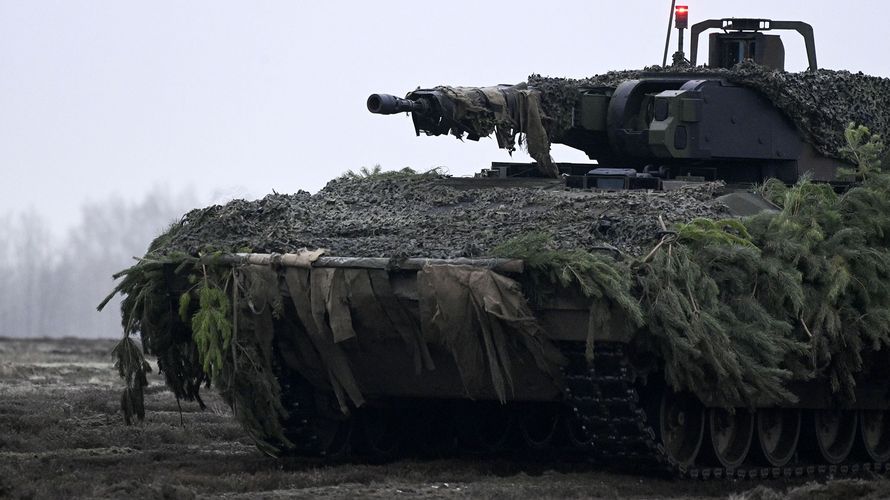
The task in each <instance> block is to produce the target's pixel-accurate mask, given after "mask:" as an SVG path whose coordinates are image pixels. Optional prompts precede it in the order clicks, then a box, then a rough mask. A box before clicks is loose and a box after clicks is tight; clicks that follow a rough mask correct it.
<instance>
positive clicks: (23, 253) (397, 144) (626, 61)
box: [0, 0, 890, 336]
mask: <svg viewBox="0 0 890 500" xmlns="http://www.w3.org/2000/svg"><path fill="white" fill-rule="evenodd" d="M679 3H684V2H683V1H680V2H679ZM685 3H687V4H689V7H690V21H691V22H692V23H695V22H697V21H701V20H704V19H708V18H720V17H731V16H735V17H764V18H771V19H776V20H797V19H799V20H803V21H807V22H809V23H811V24H812V25H813V26H814V28H815V32H816V46H817V52H818V57H819V63H820V66H821V67H825V68H832V69H849V70H851V71H862V72H865V73H868V74H873V75H879V76H887V75H888V67H890V64H888V63H890V56H888V54H887V49H888V43H887V41H886V34H885V31H886V28H885V27H884V24H885V20H886V19H888V18H890V16H888V14H890V4H888V3H887V2H878V1H853V2H842V3H838V2H834V1H827V0H810V1H804V0H798V1H781V2H779V1H776V0H748V1H747V2H744V3H740V2H736V1H728V0H720V1H717V0H708V1H704V0H689V1H688V2H685ZM669 4H670V2H668V1H665V0H657V1H656V0H624V1H620V2H601V1H590V0H587V1H580V0H573V1H554V2H528V1H513V2H471V1H464V0H454V1H451V2H447V3H429V2H424V3H421V2H407V1H394V0H379V1H375V2H355V1H352V2H345V1H327V2H296V1H292V2H285V1H253V2H234V1H224V0H214V1H209V0H205V1H192V2H182V1H175V2H174V1H152V2H128V1H112V0H107V1H81V0H64V1H36V0H35V1H9V0H0V75H2V76H0V171H2V175H3V177H2V181H0V336H3V335H72V334H76V335H80V334H82V335H87V336H95V335H101V336H107V335H118V334H119V333H118V332H119V331H120V330H119V327H117V322H118V321H119V319H118V317H117V315H116V312H115V311H116V307H110V308H109V311H106V313H103V315H96V314H95V313H94V312H93V308H94V307H95V305H96V304H97V303H98V301H99V300H101V298H102V297H103V296H104V295H105V294H106V293H107V292H108V291H109V290H110V289H111V287H112V286H113V283H112V281H111V280H110V275H111V273H112V272H114V271H116V270H119V269H121V268H122V267H125V266H127V265H129V263H130V262H131V261H130V260H129V257H130V256H132V255H141V254H142V253H143V252H144V251H145V248H146V246H147V244H148V242H149V241H150V239H151V238H152V237H153V236H154V235H156V234H158V232H159V231H161V230H162V229H163V227H164V226H165V225H166V224H168V223H169V222H170V221H172V220H174V219H175V218H176V217H178V215H179V214H181V213H183V212H184V211H185V210H187V209H189V208H192V207H194V206H197V205H205V204H209V203H212V202H224V201H227V200H229V199H231V198H233V197H247V198H255V197H261V196H263V195H265V194H267V193H269V192H271V191H272V190H275V191H277V192H294V191H296V190H298V189H305V190H309V191H312V192H315V191H317V190H318V189H320V188H321V187H322V186H323V185H324V184H325V183H326V182H327V181H328V180H329V179H331V178H333V177H336V176H338V175H340V174H342V173H343V172H344V171H346V170H348V169H354V170H357V169H359V168H361V167H362V166H369V167H370V166H373V165H376V164H380V165H381V166H382V167H383V168H384V169H400V168H402V167H406V166H410V167H413V168H415V169H417V170H425V169H429V168H432V167H439V166H444V167H446V168H447V169H448V170H449V171H450V172H451V173H452V174H454V175H470V174H472V173H473V172H476V171H478V170H479V169H481V168H483V167H485V166H487V165H488V164H489V163H490V162H491V161H504V160H507V159H508V158H509V157H508V156H507V153H506V152H504V151H502V150H498V149H497V147H496V145H495V142H494V141H493V140H490V139H483V140H482V141H480V142H479V143H472V142H465V143H461V142H459V141H457V140H455V139H453V138H450V137H435V138H430V137H420V138H418V137H415V136H414V130H413V127H412V124H411V121H410V119H409V118H407V117H406V116H390V117H381V116H374V115H371V114H370V113H368V112H367V111H366V108H365V100H366V98H367V96H368V94H370V93H374V92H387V93H392V94H397V95H404V94H405V93H406V92H408V91H410V90H413V89H415V88H417V87H431V86H435V85H439V84H454V85H474V86H475V85H493V84H498V83H517V82H520V81H524V80H525V79H526V78H527V76H528V75H529V74H531V73H541V74H544V75H552V76H568V77H585V76H590V75H592V74H596V73H603V72H606V71H609V70H613V69H633V68H642V67H645V66H648V65H653V64H658V63H660V61H661V57H662V50H663V44H664V35H665V29H666V26H667V16H668V8H669ZM674 43H675V42H674ZM674 43H672V46H671V52H673V50H675V45H674ZM785 45H786V50H787V68H788V69H789V70H793V71H800V70H803V69H805V67H806V57H805V52H804V49H803V42H802V39H801V38H800V37H799V36H797V35H796V34H794V33H789V34H788V35H786V37H785ZM702 50H704V45H702ZM687 53H688V47H687ZM553 153H554V154H553V155H554V158H555V159H556V160H557V161H583V160H585V158H584V157H583V155H581V154H580V153H578V152H576V151H573V150H570V149H567V148H564V147H556V148H555V149H554V152H553ZM514 158H516V159H517V160H518V161H529V159H528V157H527V155H526V154H524V153H522V152H519V153H516V154H515V155H514Z"/></svg>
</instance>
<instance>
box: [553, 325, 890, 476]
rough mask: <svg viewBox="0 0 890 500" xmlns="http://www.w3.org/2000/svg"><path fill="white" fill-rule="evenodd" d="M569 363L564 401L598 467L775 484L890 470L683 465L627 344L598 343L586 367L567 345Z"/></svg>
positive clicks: (578, 348)
mask: <svg viewBox="0 0 890 500" xmlns="http://www.w3.org/2000/svg"><path fill="white" fill-rule="evenodd" d="M562 351H563V353H564V354H565V355H566V356H567V357H568V360H569V362H568V364H567V365H566V367H565V368H564V369H563V374H564V376H565V396H566V402H567V403H568V404H569V405H570V406H571V409H572V413H573V414H574V416H575V417H576V418H577V419H578V420H579V422H580V423H581V425H582V428H583V429H584V431H585V432H586V434H587V436H588V437H589V441H588V442H587V443H586V444H585V445H584V446H585V448H586V452H587V454H588V456H589V457H590V458H591V459H592V460H594V461H595V462H597V463H601V464H603V465H606V466H608V467H610V468H616V469H619V470H633V471H635V472H640V471H645V472H647V473H656V474H658V473H661V474H667V475H671V476H679V477H684V478H690V479H721V478H738V479H771V478H795V477H810V476H813V477H816V476H846V475H856V474H860V473H863V472H866V473H867V472H873V473H883V472H888V471H890V467H888V465H890V464H888V463H873V462H852V461H851V462H849V463H844V464H841V465H824V464H805V463H795V464H792V465H788V466H785V467H758V466H741V467H737V468H726V467H713V466H699V465H694V466H682V465H680V464H678V463H676V461H674V460H672V459H671V457H670V456H669V454H668V453H667V452H666V450H665V448H664V445H663V444H662V443H661V442H660V440H659V438H658V433H657V432H656V430H655V426H656V425H658V423H657V414H656V413H655V412H653V411H651V410H650V411H648V412H647V409H648V408H651V406H648V407H647V405H646V404H645V402H644V401H643V400H642V399H641V396H640V393H639V391H638V386H637V380H636V375H635V373H634V370H633V368H632V367H631V366H630V363H629V357H628V356H627V353H626V351H625V345H624V344H619V343H607V342H601V343H597V344H596V346H595V348H594V358H593V363H588V362H587V359H586V357H585V354H584V345H583V344H580V343H573V344H569V343H566V344H564V345H563V349H562Z"/></svg>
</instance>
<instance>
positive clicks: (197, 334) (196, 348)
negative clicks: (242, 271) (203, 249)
mask: <svg viewBox="0 0 890 500" xmlns="http://www.w3.org/2000/svg"><path fill="white" fill-rule="evenodd" d="M217 257H218V255H204V256H200V257H192V256H187V255H171V256H166V257H157V258H154V257H153V258H145V259H142V260H140V261H139V262H137V263H136V264H135V265H134V266H132V267H130V268H129V269H126V270H124V271H121V272H120V273H118V274H117V275H116V276H115V277H116V278H119V279H120V282H119V283H118V285H117V287H116V288H115V289H114V291H113V292H112V293H111V294H110V295H109V296H108V297H107V298H106V299H105V300H104V301H103V302H102V303H101V304H100V305H99V309H102V308H103V307H105V305H106V304H107V303H108V301H109V300H110V299H111V297H113V296H114V294H116V293H122V294H123V295H124V300H123V301H122V305H121V309H122V310H121V316H122V321H123V326H124V338H123V339H122V340H121V342H120V343H119V344H118V346H117V347H116V348H115V349H114V351H113V355H114V357H115V359H116V360H117V361H116V363H115V366H116V367H117V368H118V371H119V373H120V375H121V377H122V378H123V379H124V381H125V383H126V387H125V389H124V393H123V395H122V397H121V409H122V411H123V414H124V418H125V421H126V422H127V423H128V424H129V423H132V422H133V421H134V420H135V419H139V420H142V419H143V418H144V417H145V410H144V404H143V389H144V388H145V387H146V386H147V385H148V380H147V377H146V374H147V373H148V372H150V371H151V366H150V365H149V363H148V362H147V361H146V360H145V358H144V357H143V355H142V351H140V350H139V348H138V346H137V345H136V343H135V341H134V340H133V338H132V337H131V335H139V336H140V337H141V339H142V343H143V346H144V348H145V352H146V353H147V354H153V355H155V356H157V360H158V368H159V371H160V372H161V373H162V374H163V375H164V377H165V383H166V385H167V387H168V388H170V389H171V390H172V391H173V393H174V395H175V396H176V398H177V399H185V400H190V401H191V400H194V401H197V402H198V403H199V404H200V405H201V407H202V408H203V407H204V404H203V402H202V401H201V398H200V388H201V386H202V385H206V386H209V385H210V384H211V383H212V384H213V385H214V386H215V387H216V388H217V389H218V390H219V391H220V393H221V394H222V395H223V398H224V399H225V400H226V401H227V402H228V403H229V404H230V405H231V406H232V407H233V409H234V413H235V415H236V417H237V418H238V419H239V420H240V421H241V422H242V424H243V425H244V427H245V429H246V430H247V431H248V432H249V433H251V435H253V437H254V438H255V439H256V441H257V443H260V445H261V446H262V443H267V442H276V443H279V444H280V445H281V446H288V445H289V444H290V443H289V441H288V440H287V439H286V438H285V437H284V435H283V430H282V428H281V423H280V419H279V417H281V416H284V415H285V413H286V412H285V410H284V408H283V407H282V405H281V401H280V394H279V391H280V388H279V386H278V382H277V379H276V378H275V377H274V376H273V374H272V369H271V360H268V359H265V355H264V354H263V349H262V348H260V347H259V343H260V341H259V340H258V339H256V338H255V337H254V336H252V335H250V333H251V332H252V329H251V328H250V324H249V323H250V319H249V318H250V313H251V309H250V308H251V306H250V304H249V300H248V298H247V297H244V296H242V295H241V294H234V295H232V287H233V286H235V285H234V281H235V280H234V279H233V277H234V275H235V273H234V271H233V268H232V266H230V265H226V264H221V263H219V262H218V259H217ZM239 290H241V289H240V288H239ZM241 291H242V292H243V290H241ZM230 297H233V298H235V303H233V300H232V299H230ZM239 309H240V310H241V311H240V315H239V314H237V312H238V310H239ZM236 318H239V319H236ZM236 321H237V322H238V323H239V324H241V326H242V334H241V337H240V338H236V337H237V335H236V329H235V324H236ZM244 325H247V326H248V327H247V328H245V327H244ZM266 449H268V450H271V449H272V447H268V446H267V447H266Z"/></svg>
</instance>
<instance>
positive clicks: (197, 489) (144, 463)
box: [0, 339, 890, 500]
mask: <svg viewBox="0 0 890 500" xmlns="http://www.w3.org/2000/svg"><path fill="white" fill-rule="evenodd" d="M113 344H114V343H113V342H112V341H104V340H103V341H98V340H74V339H61V340H10V339H0V497H3V498H7V497H8V498H75V497H76V498H120V497H131V498H149V499H150V498H183V499H186V498H196V497H214V498H218V497H223V498H285V497H286V498H347V497H349V498H354V497H365V498H396V497H401V498H453V497H471V498H530V497H531V498H537V499H546V498H567V497H571V498H664V497H668V498H734V499H739V500H740V499H761V498H762V499H778V498H789V497H790V498H801V499H804V498H886V497H888V496H890V484H888V483H890V481H887V480H885V479H883V478H868V479H846V480H839V481H829V482H826V483H807V484H801V483H783V482H767V483H763V484H757V483H754V482H749V481H728V480H723V481H711V482H696V481H672V480H666V479H658V478H651V477H647V476H645V475H639V476H631V475H621V474H614V473H609V472H604V471H600V470H597V469H595V468H593V467H591V466H587V465H584V464H570V463H548V462H542V461H538V462H530V461H529V460H528V459H516V460H511V459H509V458H500V459H496V460H483V459H479V458H472V457H470V458H465V459H447V460H405V461H399V462H394V463H389V464H384V465H368V464H360V463H339V464H333V465H332V464H325V463H322V462H320V461H315V460H298V459H288V460H276V459H273V458H270V457H267V456H265V455H263V454H262V453H260V452H259V451H257V450H256V448H254V447H253V445H252V443H251V441H250V439H249V438H248V437H247V436H246V435H245V434H244V433H243V432H242V431H241V429H240V427H239V426H238V424H237V423H236V422H235V421H234V420H233V419H232V416H231V412H230V411H229V408H228V407H227V406H226V405H225V404H224V403H223V402H222V401H221V400H220V399H219V398H218V397H216V396H215V395H214V394H212V391H210V390H208V391H206V402H207V404H208V409H207V410H205V411H201V410H200V409H199V408H198V407H197V405H195V404H187V403H183V404H182V412H181V413H180V411H179V407H178V405H177V402H176V400H175V399H174V397H173V396H172V395H171V394H170V393H168V392H166V391H165V390H164V388H163V383H162V382H161V380H160V378H159V377H157V376H155V378H153V379H152V381H151V386H150V387H149V391H148V396H147V398H146V409H147V416H146V420H145V422H144V423H142V424H140V425H135V426H130V427H127V426H125V425H124V423H123V418H122V417H121V414H120V411H119V409H118V402H119V394H120V383H119V381H118V379H117V374H116V372H115V371H114V370H113V369H112V366H111V361H110V355H109V352H110V350H111V348H112V346H113Z"/></svg>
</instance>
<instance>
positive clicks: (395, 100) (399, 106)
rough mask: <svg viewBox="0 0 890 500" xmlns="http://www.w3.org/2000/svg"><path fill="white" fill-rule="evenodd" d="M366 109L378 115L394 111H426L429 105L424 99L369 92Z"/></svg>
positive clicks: (391, 113)
mask: <svg viewBox="0 0 890 500" xmlns="http://www.w3.org/2000/svg"><path fill="white" fill-rule="evenodd" d="M368 111H370V112H371V113H375V114H378V115H394V114H396V113H407V112H412V113H420V114H423V113H426V112H427V111H429V105H428V104H427V103H426V101H424V100H422V99H421V100H417V101H412V100H411V99H402V98H401V97H396V96H394V95H389V94H371V95H370V96H369V97H368Z"/></svg>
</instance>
